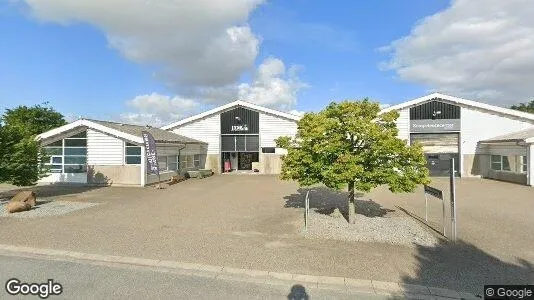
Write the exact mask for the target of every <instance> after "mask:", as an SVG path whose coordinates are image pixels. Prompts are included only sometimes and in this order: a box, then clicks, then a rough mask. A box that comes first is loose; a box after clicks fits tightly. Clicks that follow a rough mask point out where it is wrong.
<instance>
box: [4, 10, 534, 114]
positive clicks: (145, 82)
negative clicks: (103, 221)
mask: <svg viewBox="0 0 534 300" xmlns="http://www.w3.org/2000/svg"><path fill="white" fill-rule="evenodd" d="M150 1H151V0H139V1H132V3H134V2H135V3H137V2H138V3H137V4H136V5H138V6H139V7H137V8H136V7H135V5H132V6H131V7H126V8H124V7H121V6H120V2H121V1H117V3H116V4H109V3H108V2H113V1H97V0H95V1H93V2H92V3H93V4H91V5H85V4H80V5H66V4H64V3H63V2H64V1H59V0H57V1H54V0H43V1H37V0H27V1H19V2H16V3H13V2H0V45H2V47H0V111H1V110H3V109H5V108H9V107H14V106H17V105H21V104H23V105H33V104H38V103H42V102H43V101H48V102H49V103H50V105H51V106H53V107H54V108H56V109H57V110H59V111H60V112H61V113H63V114H65V115H67V116H68V117H69V118H74V117H76V116H84V117H91V118H97V119H107V120H121V119H123V120H127V121H131V122H138V123H143V122H155V123H161V124H163V123H166V122H169V121H173V120H176V119H179V118H181V117H184V116H187V115H191V114H193V113H196V112H199V111H203V110H206V109H208V108H211V107H213V106H216V105H220V104H223V103H226V102H229V101H232V100H234V99H235V98H237V97H239V98H244V100H247V101H251V102H255V103H258V104H260V105H266V106H270V107H274V108H278V109H282V110H288V111H289V110H297V111H310V110H312V111H316V110H320V109H321V108H322V107H324V106H325V105H326V104H327V103H329V102H330V101H333V100H340V99H358V98H361V97H370V98H372V99H375V100H379V101H380V102H382V103H389V104H395V103H399V102H402V101H406V100H408V99H412V98H415V97H419V96H422V95H424V94H427V93H428V92H430V91H435V90H437V91H444V92H449V93H452V94H454V95H458V96H466V97H470V98H473V99H481V100H483V101H485V102H489V103H494V104H498V105H508V104H509V103H516V102H520V101H523V100H526V99H528V98H529V97H530V96H532V95H533V93H532V92H533V90H532V88H530V87H528V86H526V85H525V84H522V83H521V82H519V83H516V82H515V81H514V82H513V84H511V83H510V81H513V79H514V77H513V76H515V75H516V74H518V73H519V72H520V71H522V70H521V69H517V68H521V67H520V65H521V63H519V62H515V63H511V65H513V66H516V68H515V69H513V70H509V69H510V67H509V66H508V68H504V67H503V70H508V72H510V74H509V77H510V76H511V77H512V78H510V79H509V81H508V82H507V83H506V84H505V83H500V82H497V83H495V81H494V80H493V81H492V80H491V79H492V77H491V76H490V75H492V74H491V69H485V68H488V67H487V66H486V67H485V66H484V64H483V63H481V64H477V65H474V66H469V68H465V69H462V68H461V67H462V66H463V65H465V64H464V63H461V64H459V63H457V64H456V65H455V64H453V63H452V62H455V59H456V61H457V62H462V59H463V60H465V59H466V58H465V57H464V56H465V53H470V51H471V52H473V51H475V53H476V51H485V52H483V53H484V54H485V55H487V58H488V59H489V60H490V61H491V60H492V59H493V60H495V61H497V62H502V61H504V59H503V58H502V57H498V56H497V55H493V54H495V53H496V51H495V49H496V47H498V46H501V45H502V43H503V41H502V40H501V41H498V43H497V44H491V45H485V46H484V47H486V48H483V47H482V46H481V44H480V43H479V44H474V43H475V42H476V41H475V40H476V39H475V38H473V37H474V36H476V37H478V38H480V35H481V34H482V35H483V36H482V39H483V38H484V35H487V36H488V37H489V36H495V34H501V35H502V37H503V39H504V43H505V44H506V42H509V43H510V44H514V45H515V44H516V43H514V41H517V39H518V36H517V34H516V35H513V33H514V29H517V30H518V29H521V28H516V27H513V26H508V27H506V26H504V27H505V28H494V29H492V30H494V31H495V32H491V31H489V32H488V30H487V29H485V31H482V32H473V33H469V32H468V33H466V31H465V30H459V32H460V33H461V34H459V33H458V32H456V33H455V32H454V30H452V29H451V28H449V27H447V26H451V25H450V24H451V22H452V24H455V23H454V22H457V23H456V24H457V25H458V26H460V27H461V26H462V25H465V24H464V22H465V20H466V19H469V18H466V17H465V15H467V16H470V14H471V15H472V16H473V18H472V20H477V19H478V20H480V21H479V22H481V24H482V25H483V24H487V22H488V20H490V21H491V20H495V18H496V17H495V14H493V13H492V11H488V12H486V13H484V12H482V13H481V12H480V10H478V9H476V8H475V4H473V7H470V5H469V4H468V3H467V2H465V1H462V0H458V1H454V2H452V3H451V2H449V1H443V0H437V1H426V0H411V1H394V0H381V1H344V2H339V3H343V4H342V5H340V4H338V5H332V2H331V1H305V0H296V1H282V0H274V1H268V2H263V1H260V0H253V1H248V3H247V1H240V0H235V1H231V0H229V1H221V2H220V3H223V2H224V4H220V5H219V6H220V7H213V5H210V4H209V3H207V4H206V5H205V6H202V5H200V4H198V5H197V4H194V3H195V2H194V1H182V2H180V3H181V4H179V5H181V6H180V7H176V6H179V5H176V3H177V2H175V0H165V1H161V2H160V3H163V2H168V3H166V4H168V5H169V6H168V9H167V7H163V8H159V7H156V6H151V5H148V6H147V3H148V2H150ZM200 2H202V1H200ZM251 2H254V3H253V4H251ZM461 2H464V3H461ZM473 2H476V1H473ZM516 2H520V1H516ZM188 3H189V4H188ZM226 3H228V4H226ZM171 5H173V6H171ZM188 5H189V6H190V7H187V6H188ZM224 5H227V7H225V6H224ZM182 6H183V7H182ZM518 7H519V6H518V5H517V3H516V5H515V6H514V5H509V6H505V7H503V6H501V7H498V8H497V9H499V10H501V11H502V10H507V11H509V12H511V13H516V14H518V13H519V11H520V10H519V9H517V8H518ZM121 9H124V10H127V12H126V13H124V14H123V13H122V11H121ZM136 9H138V10H136ZM189 9H191V11H192V12H194V13H195V14H197V16H195V17H191V18H190V17H188V16H187V15H186V14H191V13H190V11H189ZM225 9H227V10H225ZM173 13H176V15H175V16H173V15H172V14H173ZM167 14H168V15H167ZM182 14H183V15H182ZM462 14H463V15H464V16H463V18H460V19H455V18H456V16H457V15H462ZM480 14H482V15H480ZM145 15H150V18H148V17H146V18H145ZM151 18H154V19H151ZM166 18H168V20H169V21H165V20H167V19H166ZM156 19H158V20H163V21H162V22H161V23H163V24H157V25H152V22H154V23H157V21H151V20H156ZM526 19H527V18H526ZM212 20H213V21H212ZM470 20H471V19H470ZM504 21H510V20H504ZM473 22H476V21H473ZM147 24H148V25H147ZM468 25H469V26H470V27H469V28H473V27H472V26H473V24H468ZM475 25H477V24H475ZM532 25H533V24H532V22H531V21H529V23H528V24H524V25H523V26H525V27H526V29H529V30H531V29H532V28H534V26H532ZM475 27H476V28H482V29H484V28H483V26H481V25H480V24H478V26H475ZM225 28H227V29H228V28H229V29H230V30H234V29H235V30H239V31H228V32H233V33H232V34H230V33H228V32H224V31H223V30H224V29H225ZM454 28H456V27H454ZM507 28H509V29H507ZM523 29H525V28H523ZM449 32H452V33H450V34H451V36H447V35H446V34H445V33H447V34H448V33H449ZM522 32H524V30H523V31H522ZM527 32H528V31H527ZM227 33H228V34H227ZM433 33H437V34H433ZM160 34H161V36H159V35H160ZM453 34H456V35H454V36H453ZM462 35H465V36H462ZM232 37H233V38H232ZM438 37H441V40H438ZM452 37H454V38H452ZM399 39H402V40H400V41H399V42H395V41H397V40H399ZM421 41H423V43H422V42H421ZM228 43H236V44H237V46H236V47H238V48H236V49H238V50H236V51H229V50H228V48H231V47H234V46H235V45H234V44H228ZM450 43H453V44H452V45H451V44H450ZM530 43H532V38H530V39H528V40H527V44H526V45H523V46H522V47H525V48H526V49H532V48H531V46H532V44H530ZM485 44H487V42H485ZM229 45H230V46H229ZM217 47H220V49H218V48H217ZM384 47H387V49H386V50H384ZM529 47H530V48H529ZM457 48H461V49H462V52H458V50H457ZM232 49H233V48H232ZM427 49H428V50H427ZM448 49H452V50H448ZM455 49H456V50H455ZM466 49H467V50H466ZM521 50H524V48H521V47H519V49H516V48H514V49H511V50H508V51H518V52H517V53H520V51H521ZM203 51H206V53H208V54H206V55H205V57H208V58H207V59H205V57H202V58H198V57H196V56H200V54H199V53H204V52H203ZM213 53H215V54H213ZM219 53H220V57H219ZM475 53H474V54H475ZM521 53H522V52H521ZM526 55H527V57H526V58H523V59H530V58H531V57H530V56H528V54H526ZM494 56H496V57H494ZM507 56H513V52H510V53H509V54H508V55H507ZM442 58H447V59H446V60H443V59H442ZM488 59H486V62H487V61H488ZM398 62H400V63H398ZM469 62H470V63H469V64H471V60H469ZM473 64H474V63H473ZM518 65H519V67H518ZM505 67H506V66H505ZM432 68H434V69H432ZM437 68H439V69H440V71H439V72H438V71H434V70H436V69H437ZM425 72H426V73H425ZM469 72H472V73H469ZM437 73H439V74H441V73H443V74H446V75H447V76H441V77H439V74H437ZM189 74H192V75H189ZM481 74H482V75H484V76H483V79H481V80H480V82H478V81H476V80H474V81H473V82H470V83H469V84H466V83H465V82H467V80H466V78H477V76H482V75H481ZM523 74H524V73H523ZM528 74H532V72H531V71H528ZM501 75H502V74H501ZM494 76H496V77H499V78H500V77H502V76H498V75H494ZM453 79H454V80H453ZM486 82H491V83H492V85H491V86H489V84H487V83H486ZM504 98H506V99H510V100H507V101H509V102H504V101H503V100H502V99H504Z"/></svg>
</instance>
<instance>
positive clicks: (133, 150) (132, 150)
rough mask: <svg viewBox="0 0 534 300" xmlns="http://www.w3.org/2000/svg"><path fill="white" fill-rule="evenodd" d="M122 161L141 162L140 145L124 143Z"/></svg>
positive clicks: (133, 163) (134, 163)
mask: <svg viewBox="0 0 534 300" xmlns="http://www.w3.org/2000/svg"><path fill="white" fill-rule="evenodd" d="M124 161H125V163H126V164H127V165H139V164H141V146H137V145H135V144H130V143H126V145H125V146H124Z"/></svg>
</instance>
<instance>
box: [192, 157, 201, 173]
mask: <svg viewBox="0 0 534 300" xmlns="http://www.w3.org/2000/svg"><path fill="white" fill-rule="evenodd" d="M193 165H194V166H195V168H197V169H198V168H200V154H195V155H194V156H193Z"/></svg>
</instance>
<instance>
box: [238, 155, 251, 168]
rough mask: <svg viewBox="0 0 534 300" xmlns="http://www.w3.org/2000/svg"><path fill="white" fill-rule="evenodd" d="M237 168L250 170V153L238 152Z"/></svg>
mask: <svg viewBox="0 0 534 300" xmlns="http://www.w3.org/2000/svg"><path fill="white" fill-rule="evenodd" d="M238 165H239V170H252V153H249V152H239V163H238Z"/></svg>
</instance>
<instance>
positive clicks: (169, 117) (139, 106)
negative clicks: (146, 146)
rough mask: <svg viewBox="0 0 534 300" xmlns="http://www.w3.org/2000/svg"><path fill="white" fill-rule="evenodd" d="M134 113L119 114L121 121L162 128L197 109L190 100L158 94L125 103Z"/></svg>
mask: <svg viewBox="0 0 534 300" xmlns="http://www.w3.org/2000/svg"><path fill="white" fill-rule="evenodd" d="M126 105H127V106H129V107H131V108H133V109H135V110H136V112H127V113H123V114H121V119H122V120H124V121H125V122H128V123H134V124H141V125H147V124H150V125H153V126H162V125H165V124H168V123H170V122H172V121H174V120H177V119H179V118H183V117H185V116H187V115H189V114H191V112H193V111H194V110H195V109H197V108H198V105H199V104H198V103H197V102H195V101H194V100H192V99H187V98H181V97H179V96H175V97H172V98H171V97H170V96H166V95H161V94H158V93H152V94H150V95H148V94H147V95H139V96H137V97H135V98H133V99H131V100H129V101H127V102H126Z"/></svg>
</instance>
